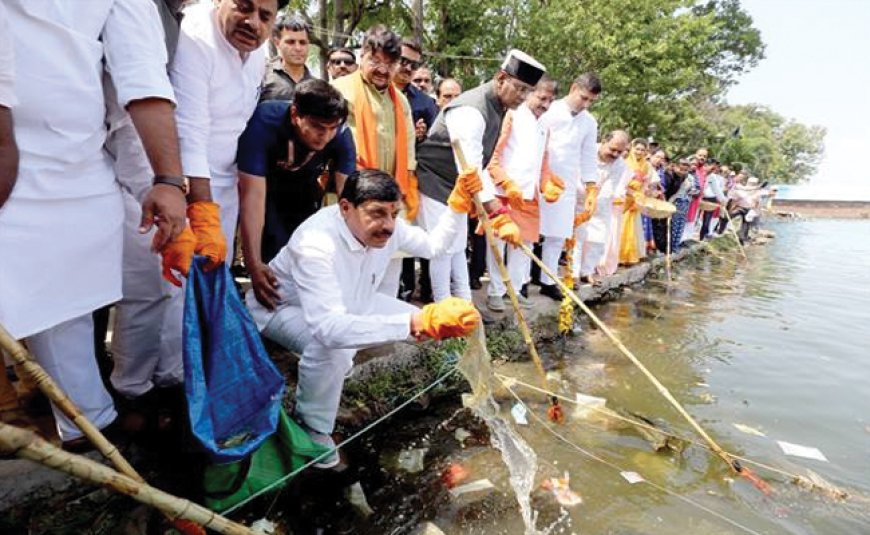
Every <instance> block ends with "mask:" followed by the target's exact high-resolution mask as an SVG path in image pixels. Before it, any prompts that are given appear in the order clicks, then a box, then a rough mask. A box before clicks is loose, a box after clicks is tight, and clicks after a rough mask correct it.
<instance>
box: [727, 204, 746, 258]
mask: <svg viewBox="0 0 870 535" xmlns="http://www.w3.org/2000/svg"><path fill="white" fill-rule="evenodd" d="M722 210H723V211H724V212H725V218H726V219H727V220H728V228H729V229H731V234H732V235H733V236H734V240H735V241H736V242H737V247H738V248H739V249H740V254H741V255H743V259H744V260H749V258H748V257H747V256H746V250H745V249H743V244H742V243H740V236H738V235H737V229H736V228H734V221H733V220H732V219H731V214H730V213H728V208H727V207H722ZM743 224H744V225H745V224H746V220H745V219H744V220H743Z"/></svg>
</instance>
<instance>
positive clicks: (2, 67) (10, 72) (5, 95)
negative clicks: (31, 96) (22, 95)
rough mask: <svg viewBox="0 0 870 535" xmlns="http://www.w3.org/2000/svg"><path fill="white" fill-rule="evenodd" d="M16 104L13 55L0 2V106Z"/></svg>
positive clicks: (5, 17) (7, 25) (9, 106)
mask: <svg viewBox="0 0 870 535" xmlns="http://www.w3.org/2000/svg"><path fill="white" fill-rule="evenodd" d="M16 104H18V99H17V98H15V55H14V54H13V52H12V38H11V36H10V34H9V19H8V17H7V16H6V8H5V7H3V4H0V106H3V107H5V108H12V107H14V106H15V105H16Z"/></svg>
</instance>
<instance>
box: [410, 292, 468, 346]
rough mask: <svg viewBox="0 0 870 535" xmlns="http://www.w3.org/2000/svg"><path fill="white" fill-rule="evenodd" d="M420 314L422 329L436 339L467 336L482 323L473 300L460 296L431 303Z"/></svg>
mask: <svg viewBox="0 0 870 535" xmlns="http://www.w3.org/2000/svg"><path fill="white" fill-rule="evenodd" d="M420 315H421V317H420V326H421V328H422V331H423V332H424V333H426V334H427V335H429V336H430V337H432V338H434V339H436V340H441V339H442V338H456V337H459V336H466V335H468V334H469V333H470V332H471V331H473V330H474V329H475V327H477V325H478V324H479V323H480V313H479V312H478V311H477V309H476V308H474V305H473V304H471V301H466V300H465V299H461V298H459V297H448V298H447V299H444V300H442V301H439V302H437V303H429V304H428V305H426V306H424V307H423V310H422V311H420Z"/></svg>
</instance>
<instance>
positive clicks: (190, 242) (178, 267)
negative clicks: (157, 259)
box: [160, 226, 196, 287]
mask: <svg viewBox="0 0 870 535" xmlns="http://www.w3.org/2000/svg"><path fill="white" fill-rule="evenodd" d="M195 248H196V236H194V235H193V232H192V231H191V230H190V227H188V226H185V227H184V230H182V231H181V234H179V235H178V236H176V237H175V239H174V240H172V241H171V242H169V243H167V244H166V245H164V246H163V249H161V250H160V256H161V257H162V260H163V262H162V264H163V278H164V279H166V280H168V281H169V282H171V283H172V284H174V285H176V286H179V287H180V286H181V281H180V280H178V278H177V277H176V276H175V275H174V274H173V273H172V271H173V270H175V271H177V272H179V273H181V274H182V275H184V276H185V277H186V276H187V274H188V273H189V272H190V264H191V262H193V252H194V249H195Z"/></svg>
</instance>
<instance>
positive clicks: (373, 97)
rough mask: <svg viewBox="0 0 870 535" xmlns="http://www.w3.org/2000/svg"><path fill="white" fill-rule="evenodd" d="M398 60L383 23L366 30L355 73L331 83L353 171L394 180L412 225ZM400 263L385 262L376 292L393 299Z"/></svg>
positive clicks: (410, 137) (408, 126) (409, 147)
mask: <svg viewBox="0 0 870 535" xmlns="http://www.w3.org/2000/svg"><path fill="white" fill-rule="evenodd" d="M401 57H402V42H401V39H400V38H399V36H398V35H396V34H395V33H394V32H392V31H390V30H388V29H387V28H386V27H385V26H383V25H380V24H379V25H377V26H374V27H372V28H371V29H369V31H368V32H366V35H365V38H364V39H363V44H362V58H361V61H360V69H359V70H358V71H356V72H354V73H352V74H349V75H347V76H344V77H342V78H339V79H338V80H333V82H332V85H333V86H334V87H335V88H336V89H338V91H339V92H340V93H341V94H342V95H343V96H344V98H345V99H347V102H348V106H349V114H348V119H347V124H348V126H349V127H350V130H351V132H352V133H353V139H354V143H355V144H356V159H357V169H380V170H382V171H386V172H387V173H389V174H390V175H392V176H393V177H395V180H396V183H398V184H399V190H400V191H401V192H402V204H403V208H404V217H405V218H406V219H407V220H408V221H414V220H415V218H416V217H417V210H418V209H419V204H420V201H419V194H418V192H417V176H416V173H415V169H416V168H417V161H416V158H415V149H414V145H415V143H416V135H415V130H414V123H413V120H412V116H411V106H410V105H409V104H408V99H406V98H405V96H404V95H403V94H402V92H401V91H400V90H399V89H398V88H397V87H396V86H395V85H393V84H392V80H393V76H394V75H395V73H396V69H397V67H398V66H399V62H400V60H401ZM401 273H402V259H401V258H398V257H397V258H395V259H394V260H393V262H391V263H390V266H389V273H388V274H387V275H386V276H385V277H384V278H383V281H384V287H383V288H382V291H383V292H384V293H386V294H387V295H398V293H399V278H400V276H401Z"/></svg>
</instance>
